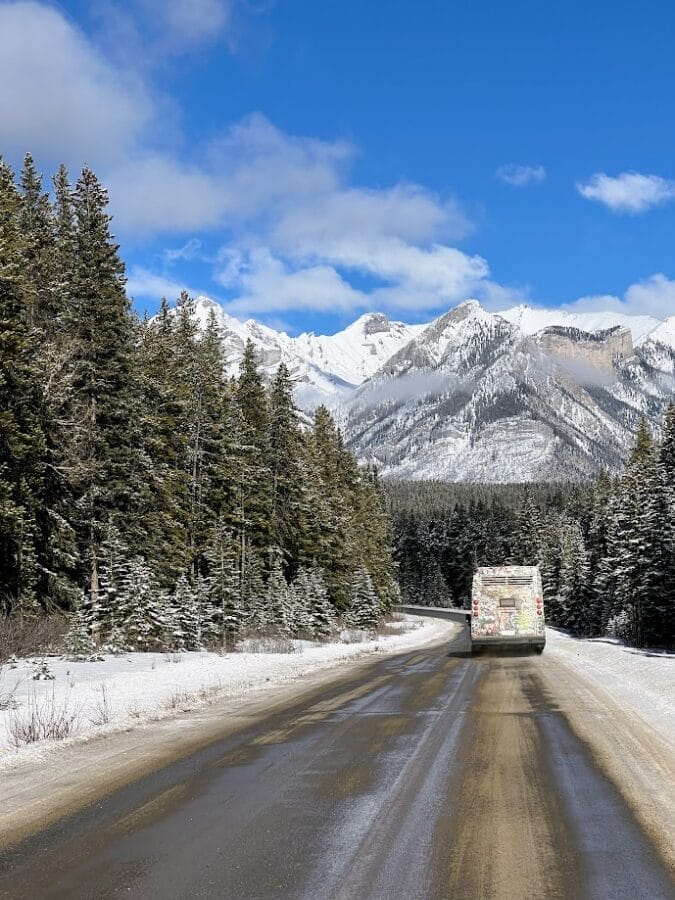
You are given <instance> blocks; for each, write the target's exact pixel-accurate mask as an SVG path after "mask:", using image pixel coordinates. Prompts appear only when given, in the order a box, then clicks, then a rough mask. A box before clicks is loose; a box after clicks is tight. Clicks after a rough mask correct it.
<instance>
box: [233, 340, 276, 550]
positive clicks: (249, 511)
mask: <svg viewBox="0 0 675 900" xmlns="http://www.w3.org/2000/svg"><path fill="white" fill-rule="evenodd" d="M235 402H236V404H237V406H238V409H239V414H240V424H241V448H240V455H239V473H238V479H237V480H238V493H239V497H238V507H239V510H240V515H241V523H240V534H241V544H242V546H245V545H250V546H252V547H253V548H255V549H256V550H258V551H263V550H267V548H268V547H269V546H270V517H269V510H270V497H271V487H272V485H271V475H270V470H269V445H268V436H269V430H268V429H269V409H268V405H267V397H266V395H265V388H264V386H263V381H262V376H261V374H260V372H259V371H258V366H257V362H256V356H255V348H254V346H253V343H252V342H251V341H250V340H249V341H247V342H246V346H245V348H244V355H243V357H242V361H241V370H240V374H239V378H238V380H237V385H236V392H235Z"/></svg>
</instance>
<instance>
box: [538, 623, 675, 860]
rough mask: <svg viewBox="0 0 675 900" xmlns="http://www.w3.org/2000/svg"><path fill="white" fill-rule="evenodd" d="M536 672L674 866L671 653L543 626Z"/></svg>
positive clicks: (674, 664)
mask: <svg viewBox="0 0 675 900" xmlns="http://www.w3.org/2000/svg"><path fill="white" fill-rule="evenodd" d="M540 672H541V675H542V677H543V679H544V682H545V683H546V685H547V687H548V690H549V692H550V694H551V696H552V697H554V698H555V697H558V698H560V699H561V707H562V708H563V709H564V712H565V717H566V718H567V720H568V722H569V724H570V725H571V726H572V728H573V729H574V730H575V731H576V733H577V734H578V736H579V737H580V738H581V740H582V741H583V742H584V744H585V745H586V746H587V747H588V748H589V749H590V751H591V752H592V755H593V759H594V762H595V764H596V765H598V766H600V768H601V769H603V770H604V771H605V773H606V774H607V775H608V776H609V777H610V778H611V780H612V781H613V782H614V784H615V785H616V786H617V787H618V788H619V790H620V791H621V793H622V794H623V796H624V798H625V800H626V801H627V802H628V803H629V805H630V806H631V807H632V809H633V811H634V813H635V814H636V816H637V818H638V820H639V821H640V822H641V824H642V827H643V828H644V829H645V830H646V832H647V833H648V834H649V835H650V836H651V838H652V840H653V842H654V844H655V845H657V846H658V847H660V849H661V852H662V854H663V857H664V859H666V860H667V861H668V864H669V865H671V866H673V868H675V795H674V791H673V785H675V654H673V653H667V652H661V651H658V650H637V649H635V648H634V647H624V646H623V645H622V644H620V643H619V642H618V641H613V640H612V639H610V638H596V639H594V640H578V639H575V638H572V637H569V636H568V635H566V634H563V633H562V632H559V631H555V630H553V629H547V643H546V651H545V652H544V655H543V656H542V657H541V667H540Z"/></svg>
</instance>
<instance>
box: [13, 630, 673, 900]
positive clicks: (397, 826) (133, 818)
mask: <svg viewBox="0 0 675 900" xmlns="http://www.w3.org/2000/svg"><path fill="white" fill-rule="evenodd" d="M464 640H465V638H464V636H461V637H460V638H458V639H456V641H455V642H454V643H453V644H452V645H450V646H445V647H441V648H435V649H427V650H424V651H419V652H417V653H408V654H407V655H405V656H401V657H394V658H388V659H385V660H381V661H380V662H379V663H375V664H373V665H372V666H371V667H370V668H369V669H368V670H367V671H364V670H363V669H362V670H360V671H359V672H358V673H355V675H354V677H353V678H352V679H351V680H349V679H347V680H344V679H343V680H342V681H341V682H340V683H339V684H333V685H328V686H326V687H323V688H322V689H320V690H316V691H314V692H313V693H312V694H311V695H309V696H307V697H305V698H304V699H303V700H302V701H301V702H296V703H295V704H294V705H293V706H291V707H289V708H288V709H287V710H285V711H283V712H280V713H277V714H275V715H274V716H272V717H270V718H268V719H267V720H266V721H265V722H263V723H260V724H259V725H257V726H255V727H251V728H249V729H248V730H247V731H245V732H242V733H240V734H238V735H235V736H233V737H229V738H227V739H225V740H223V741H221V742H219V743H216V744H214V745H212V746H210V747H209V748H207V749H206V750H203V751H201V752H199V753H198V754H195V755H194V756H192V757H189V758H188V759H186V760H183V761H182V762H179V763H176V764H175V765H172V766H170V767H168V768H166V769H164V770H163V771H161V772H159V773H156V774H155V775H154V776H152V777H150V778H145V779H143V780H141V781H139V782H137V783H136V784H133V785H130V786H128V787H126V788H124V789H121V790H119V791H118V792H117V793H116V794H114V795H113V796H112V797H110V798H108V799H107V800H105V801H104V802H102V803H101V804H100V805H97V806H96V807H92V808H90V809H87V810H84V811H83V812H81V813H78V814H77V815H75V816H73V817H71V818H70V819H67V820H65V821H63V822H62V823H61V824H59V825H57V826H53V827H51V828H50V829H48V830H46V831H45V832H43V833H42V834H38V835H37V836H35V837H33V838H31V839H29V840H28V841H26V842H24V843H23V844H21V845H19V846H18V847H16V848H15V849H14V850H13V851H11V852H8V851H5V853H4V855H0V872H2V878H1V879H0V896H2V897H9V898H12V900H19V898H24V897H26V898H28V897H30V898H32V900H41V898H56V897H63V898H108V897H117V896H124V897H133V898H144V900H148V898H162V900H169V898H188V897H190V898H199V897H209V898H211V897H213V898H216V897H218V898H260V900H262V898H277V900H278V898H297V900H323V898H331V900H333V898H340V900H361V898H363V900H366V898H368V900H370V898H377V900H380V898H387V900H390V898H401V900H417V898H419V900H422V898H471V900H490V898H498V900H509V898H514V900H515V898H518V900H521V898H580V900H581V898H583V900H594V898H607V900H610V898H611V900H616V898H623V897H626V898H631V900H641V898H645V900H646V898H649V900H658V898H671V897H673V896H674V895H675V890H674V887H673V883H672V881H671V880H670V878H669V874H668V872H667V870H666V869H665V867H664V865H663V864H662V862H661V861H660V859H659V857H658V855H657V853H656V851H655V849H654V848H653V847H652V846H651V845H650V843H649V840H648V839H647V837H646V836H645V835H644V834H643V832H642V831H641V830H640V828H639V826H638V824H637V822H636V820H635V818H634V816H633V814H632V812H631V810H630V809H629V808H628V807H627V806H626V804H625V802H624V801H623V799H622V797H621V795H620V793H619V792H618V790H617V789H616V787H615V786H614V785H613V784H612V783H611V782H610V781H609V780H608V779H607V778H606V777H605V776H604V775H603V774H602V773H600V772H599V771H598V770H597V769H596V768H594V764H593V762H592V758H591V755H590V753H589V751H588V750H587V748H585V747H584V745H583V744H581V743H580V741H579V740H578V739H577V738H576V737H575V736H574V734H573V733H572V731H571V730H570V728H569V727H568V725H567V721H566V718H565V714H564V713H565V700H564V698H562V697H553V696H550V695H549V694H548V693H547V690H546V689H545V687H544V685H543V682H542V680H541V678H540V673H541V671H542V670H541V667H542V666H545V665H546V654H544V656H543V657H529V656H528V657H479V658H476V659H471V658H468V659H467V658H465V657H464V656H462V655H461V651H462V650H463V649H465V647H464V645H463V644H462V642H463V641H464Z"/></svg>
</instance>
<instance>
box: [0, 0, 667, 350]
mask: <svg viewBox="0 0 675 900" xmlns="http://www.w3.org/2000/svg"><path fill="white" fill-rule="evenodd" d="M674 45H675V7H673V5H672V4H671V3H669V2H653V0H646V2H644V3H642V4H640V5H639V7H637V6H635V4H629V3H626V2H618V3H617V2H616V0H614V2H611V3H610V2H599V0H585V2H581V0H567V2H566V3H561V4H545V3H542V2H541V0H536V2H535V0H511V2H509V3H504V2H503V0H502V2H499V0H489V2H487V0H439V2H431V0H387V2H384V0H341V2H340V3H322V2H316V0H127V2H125V3H120V2H115V3H113V2H110V0H93V2H92V0H89V2H86V3H85V2H75V0H70V2H64V3H61V4H48V3H42V2H24V0H21V2H13V3H3V2H1V0H0V153H2V155H3V156H4V157H5V158H6V159H7V160H8V161H9V162H11V163H12V164H13V165H14V166H16V167H18V166H20V163H21V159H22V157H23V154H24V153H25V152H26V151H30V152H31V153H32V154H33V156H34V158H35V160H36V162H37V164H38V167H39V168H40V170H41V171H43V172H44V174H45V177H46V178H49V177H50V176H51V173H53V172H54V171H55V169H56V167H57V165H58V163H59V162H61V161H63V162H65V163H66V164H67V165H68V167H69V169H70V171H71V174H72V177H73V179H74V178H76V177H77V173H78V171H79V169H80V168H81V167H82V165H83V164H85V163H86V164H87V165H89V166H91V167H92V168H93V169H94V170H95V171H96V172H97V174H98V175H99V177H100V178H101V180H102V181H103V183H104V184H105V185H106V186H107V188H108V190H109V194H110V211H111V213H112V214H113V216H114V219H113V229H114V232H115V234H116V237H117V239H118V240H119V242H120V244H121V248H122V255H123V257H124V260H125V262H126V265H127V274H128V292H129V294H130V296H131V297H132V298H133V301H134V304H135V306H136V308H137V309H138V310H139V311H148V312H149V313H152V312H154V310H155V309H156V308H157V305H158V301H159V299H160V297H161V296H163V295H165V296H167V298H168V299H170V300H173V299H175V298H176V296H177V295H178V292H179V291H180V290H181V289H186V290H188V291H190V292H191V293H194V294H201V293H203V294H207V295H208V296H211V297H213V298H214V299H216V300H218V301H219V302H221V303H223V305H224V306H225V308H226V310H228V311H229V312H230V313H231V314H233V315H236V316H237V317H239V318H244V319H245V318H248V317H249V316H252V317H254V318H257V319H259V320H261V321H264V322H266V323H267V324H270V325H272V326H274V327H280V328H284V329H286V330H287V331H289V333H298V332H299V331H303V330H314V331H320V332H324V333H331V332H333V331H336V330H338V329H339V328H341V327H343V326H344V325H345V324H347V323H348V322H350V321H352V320H353V319H354V318H356V317H357V316H358V315H360V314H361V313H363V312H365V311H373V310H379V311H383V312H386V313H388V314H390V315H391V316H393V317H395V318H399V319H402V320H404V321H408V322H419V321H429V320H430V319H431V318H433V317H434V316H435V315H438V314H440V313H442V312H444V311H445V310H447V309H448V308H450V307H451V306H454V305H456V304H457V303H459V302H461V301H463V300H464V299H467V298H469V297H475V298H477V299H479V300H480V301H481V303H483V305H485V306H486V307H487V308H489V309H493V310H498V309H503V308H506V307H509V306H512V305H515V304H517V303H523V302H524V303H529V304H531V305H540V306H548V307H565V308H568V309H582V310H594V309H616V310H622V311H625V312H628V313H640V314H650V315H653V316H656V317H657V318H665V317H667V316H670V315H674V314H675V252H674V251H675V246H674V241H673V237H674V236H675V152H674V150H675V146H674V145H675V116H674V115H673V97H675V55H674V54H673V52H672V47H673V46H674Z"/></svg>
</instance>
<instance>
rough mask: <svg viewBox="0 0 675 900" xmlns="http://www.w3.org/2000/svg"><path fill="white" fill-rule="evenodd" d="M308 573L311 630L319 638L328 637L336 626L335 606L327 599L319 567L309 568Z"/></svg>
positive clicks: (326, 591)
mask: <svg viewBox="0 0 675 900" xmlns="http://www.w3.org/2000/svg"><path fill="white" fill-rule="evenodd" d="M308 575H309V578H308V582H309V594H310V602H311V612H312V631H313V633H314V634H315V635H316V636H317V637H319V638H328V637H330V636H331V635H332V634H333V632H334V631H335V629H336V626H337V616H336V615H335V607H334V606H333V604H332V603H331V602H330V600H329V599H328V589H327V588H326V583H325V581H324V578H323V575H322V573H321V571H320V569H317V568H316V567H314V568H311V569H310V570H309V573H308Z"/></svg>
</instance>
